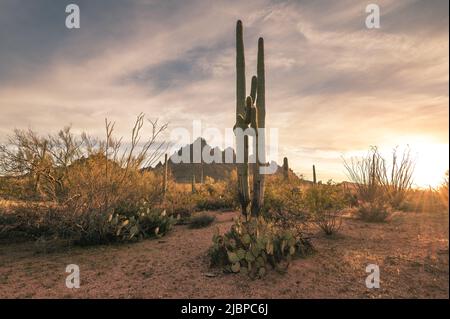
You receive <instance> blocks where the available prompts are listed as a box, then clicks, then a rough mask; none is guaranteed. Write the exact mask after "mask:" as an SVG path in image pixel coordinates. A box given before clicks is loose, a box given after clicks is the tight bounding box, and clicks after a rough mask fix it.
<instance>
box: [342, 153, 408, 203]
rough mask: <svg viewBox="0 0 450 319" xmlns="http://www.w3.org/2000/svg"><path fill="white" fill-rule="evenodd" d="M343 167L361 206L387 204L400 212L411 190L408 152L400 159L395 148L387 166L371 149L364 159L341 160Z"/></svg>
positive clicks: (379, 155)
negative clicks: (354, 188)
mask: <svg viewBox="0 0 450 319" xmlns="http://www.w3.org/2000/svg"><path fill="white" fill-rule="evenodd" d="M344 166H345V168H346V170H347V173H348V177H349V178H350V180H351V181H352V182H353V183H354V185H355V187H356V191H357V195H358V200H359V201H361V202H367V203H375V202H386V203H389V204H390V205H391V206H392V207H393V208H399V207H400V206H401V205H402V203H403V202H404V201H405V199H406V196H407V194H408V191H409V190H410V189H411V185H412V182H413V180H412V176H413V172H414V160H413V159H412V157H411V154H410V150H409V149H407V150H406V151H405V152H403V154H402V155H401V156H399V154H398V148H395V149H394V150H393V153H392V162H391V163H390V165H388V164H387V161H386V160H385V159H384V158H383V157H382V156H381V154H380V153H379V152H378V149H377V148H376V147H371V148H370V151H369V153H368V154H367V155H366V156H365V157H363V158H359V159H358V158H351V159H350V161H349V162H347V161H346V160H345V159H344Z"/></svg>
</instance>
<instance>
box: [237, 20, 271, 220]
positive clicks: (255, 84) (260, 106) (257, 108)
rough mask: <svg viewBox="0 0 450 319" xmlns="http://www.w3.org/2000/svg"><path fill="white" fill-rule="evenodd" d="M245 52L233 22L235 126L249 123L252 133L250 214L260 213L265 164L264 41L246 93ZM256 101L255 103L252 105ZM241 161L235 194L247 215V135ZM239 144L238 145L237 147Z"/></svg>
mask: <svg viewBox="0 0 450 319" xmlns="http://www.w3.org/2000/svg"><path fill="white" fill-rule="evenodd" d="M245 81H246V80H245V55H244V40H243V30H242V22H241V21H240V20H239V21H238V22H237V24H236V125H235V128H240V129H242V131H245V130H246V129H247V128H248V127H249V126H250V127H251V128H253V129H254V132H255V136H254V139H255V149H254V153H255V165H254V166H253V192H252V200H251V203H252V205H251V214H252V215H253V216H257V215H259V212H260V210H261V207H262V204H263V201H264V174H261V172H260V168H261V165H265V163H266V160H265V143H264V142H265V131H264V128H265V116H266V109H265V69H264V40H263V38H259V40H258V59H257V75H256V76H253V77H252V81H251V89H250V95H249V96H247V97H245V96H246V89H245ZM255 102H256V105H255ZM243 144H244V145H243V149H242V150H240V149H238V152H239V151H241V152H243V160H244V162H243V163H238V193H239V199H240V203H241V210H242V214H244V215H246V216H247V214H248V205H249V203H250V189H249V174H248V170H249V164H248V137H247V135H244V143H243ZM238 147H239V146H238Z"/></svg>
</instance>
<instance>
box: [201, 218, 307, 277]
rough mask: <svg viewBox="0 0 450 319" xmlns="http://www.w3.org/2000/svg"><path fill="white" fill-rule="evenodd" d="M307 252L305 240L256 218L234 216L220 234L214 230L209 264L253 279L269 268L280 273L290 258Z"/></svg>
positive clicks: (285, 267)
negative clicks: (244, 218) (225, 229)
mask: <svg viewBox="0 0 450 319" xmlns="http://www.w3.org/2000/svg"><path fill="white" fill-rule="evenodd" d="M311 251H312V245H311V243H310V242H309V241H308V240H306V239H304V238H301V237H296V236H294V234H293V233H292V232H291V231H290V230H288V229H282V228H281V227H278V226H276V224H274V223H273V222H270V221H269V222H267V221H266V220H265V219H264V218H263V217H259V218H252V219H250V220H249V221H244V220H242V219H237V220H236V221H235V223H234V225H233V226H232V227H231V229H230V230H229V231H228V232H227V233H225V234H224V235H220V234H219V232H218V230H217V232H216V234H215V235H214V236H213V245H212V247H211V248H210V250H209V256H210V260H211V266H219V267H222V268H223V270H224V271H225V272H233V273H238V272H240V273H244V274H248V275H249V276H250V277H251V278H256V277H263V276H264V275H265V274H266V273H267V270H268V268H269V267H271V268H273V269H275V270H277V271H280V272H284V271H285V270H286V269H287V267H288V266H289V263H290V261H291V260H292V258H294V257H295V256H304V255H306V254H308V253H310V252H311Z"/></svg>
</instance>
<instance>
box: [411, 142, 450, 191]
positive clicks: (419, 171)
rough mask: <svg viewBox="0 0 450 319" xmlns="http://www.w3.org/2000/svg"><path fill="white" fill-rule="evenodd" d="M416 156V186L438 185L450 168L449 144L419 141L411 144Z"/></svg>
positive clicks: (412, 152) (413, 153)
mask: <svg viewBox="0 0 450 319" xmlns="http://www.w3.org/2000/svg"><path fill="white" fill-rule="evenodd" d="M410 147H411V155H412V156H413V158H415V162H416V165H415V169H414V186H415V187H422V188H423V187H429V186H431V187H437V186H439V185H441V184H442V182H443V179H444V174H445V172H446V171H447V170H448V168H449V145H448V144H436V143H424V142H417V143H413V144H410Z"/></svg>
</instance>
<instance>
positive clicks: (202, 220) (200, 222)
mask: <svg viewBox="0 0 450 319" xmlns="http://www.w3.org/2000/svg"><path fill="white" fill-rule="evenodd" d="M215 220H216V216H214V215H211V214H199V215H195V216H191V218H190V219H189V228H203V227H208V226H209V225H211V224H212V223H213V222H214V221H215Z"/></svg>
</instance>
